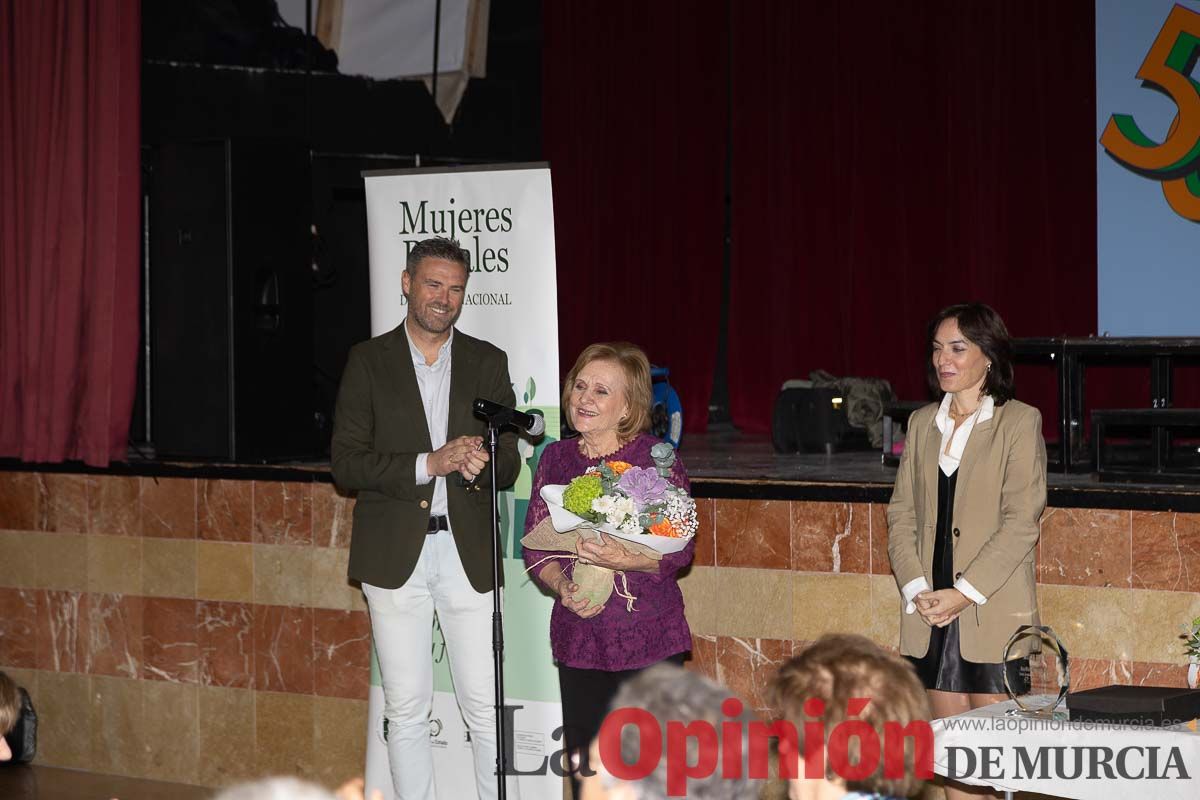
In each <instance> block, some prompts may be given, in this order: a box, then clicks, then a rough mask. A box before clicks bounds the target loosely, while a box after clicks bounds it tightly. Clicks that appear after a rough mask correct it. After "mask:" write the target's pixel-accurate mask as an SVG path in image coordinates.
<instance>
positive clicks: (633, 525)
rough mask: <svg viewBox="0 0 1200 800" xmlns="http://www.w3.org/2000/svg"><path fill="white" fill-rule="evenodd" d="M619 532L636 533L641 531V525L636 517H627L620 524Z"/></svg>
mask: <svg viewBox="0 0 1200 800" xmlns="http://www.w3.org/2000/svg"><path fill="white" fill-rule="evenodd" d="M620 531H621V533H625V534H629V535H631V536H632V535H636V534H639V533H641V532H642V526H641V525H639V524H638V521H637V517H629V518H628V519H626V520H625V522H624V523H623V524H622V525H620Z"/></svg>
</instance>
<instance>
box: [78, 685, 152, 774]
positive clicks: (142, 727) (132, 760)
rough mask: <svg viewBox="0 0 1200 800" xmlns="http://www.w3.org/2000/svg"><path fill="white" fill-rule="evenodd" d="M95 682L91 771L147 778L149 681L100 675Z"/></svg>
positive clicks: (92, 699) (92, 713) (92, 711)
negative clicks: (144, 697) (144, 696)
mask: <svg viewBox="0 0 1200 800" xmlns="http://www.w3.org/2000/svg"><path fill="white" fill-rule="evenodd" d="M91 681H92V686H91V688H92V693H91V746H92V764H91V768H92V769H94V770H96V771H97V772H107V773H110V774H113V775H134V776H138V775H144V774H145V769H146V745H147V742H146V716H145V711H144V707H143V705H142V692H143V687H144V686H145V685H146V681H137V680H127V679H125V678H105V677H100V676H97V675H93V676H92V679H91ZM156 711H157V710H156Z"/></svg>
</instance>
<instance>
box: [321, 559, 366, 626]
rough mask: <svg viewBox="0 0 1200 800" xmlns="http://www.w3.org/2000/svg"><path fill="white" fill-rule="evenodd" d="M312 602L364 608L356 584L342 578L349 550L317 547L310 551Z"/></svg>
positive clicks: (327, 606)
mask: <svg viewBox="0 0 1200 800" xmlns="http://www.w3.org/2000/svg"><path fill="white" fill-rule="evenodd" d="M312 560H313V579H312V581H313V582H312V591H313V596H312V604H313V605H314V606H316V607H317V608H333V609H337V610H339V611H366V610H367V601H366V598H364V597H363V593H362V589H361V588H359V585H358V583H356V582H351V581H350V579H349V578H348V577H346V570H347V568H348V567H349V563H350V551H349V550H345V549H342V548H332V547H318V548H315V549H314V550H313V551H312Z"/></svg>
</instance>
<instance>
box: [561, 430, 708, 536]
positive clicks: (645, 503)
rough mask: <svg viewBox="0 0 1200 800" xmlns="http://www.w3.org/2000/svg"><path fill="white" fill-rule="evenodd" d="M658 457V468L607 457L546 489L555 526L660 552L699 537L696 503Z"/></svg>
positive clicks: (672, 457)
mask: <svg viewBox="0 0 1200 800" xmlns="http://www.w3.org/2000/svg"><path fill="white" fill-rule="evenodd" d="M655 447H658V445H655ZM666 447H667V448H670V445H666ZM651 452H652V453H653V451H651ZM660 452H662V451H660ZM674 455H675V451H674V450H670V463H674ZM660 460H665V459H662V458H661V457H660V458H656V465H655V467H654V468H649V467H634V466H631V465H630V464H628V463H626V462H624V461H604V462H601V463H600V464H599V465H598V466H595V467H592V468H591V469H589V470H588V471H587V472H585V473H583V474H582V475H580V476H579V477H577V478H575V479H574V480H572V481H571V482H570V483H569V484H567V485H566V486H563V485H561V484H559V485H549V486H544V487H542V499H543V500H545V501H546V505H547V506H548V507H549V509H550V516H551V519H552V520H553V522H554V528H555V530H557V531H559V532H560V533H561V532H564V531H569V530H581V529H582V530H587V529H593V530H601V531H604V532H605V533H609V534H611V535H613V536H616V537H617V538H619V539H623V540H625V541H629V542H635V543H637V544H641V545H644V546H646V547H649V548H651V549H653V550H655V551H657V552H659V553H674V552H677V551H679V550H682V549H683V548H684V547H685V546H686V545H687V540H688V539H690V538H692V537H693V536H695V535H696V527H697V521H696V501H694V500H693V499H692V498H691V497H690V496H688V493H687V492H685V491H684V490H683V489H680V488H679V487H678V486H673V485H671V483H670V482H669V481H668V480H667V479H666V477H665V476H666V475H667V474H670V464H669V463H668V464H667V465H665V466H663V465H661V464H660V463H658V462H659V461H660Z"/></svg>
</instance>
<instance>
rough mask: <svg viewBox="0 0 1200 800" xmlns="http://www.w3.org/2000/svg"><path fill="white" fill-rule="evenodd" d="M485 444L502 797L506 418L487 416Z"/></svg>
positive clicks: (501, 797) (503, 790)
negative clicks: (500, 472) (499, 481)
mask: <svg viewBox="0 0 1200 800" xmlns="http://www.w3.org/2000/svg"><path fill="white" fill-rule="evenodd" d="M487 423H488V430H487V445H488V467H487V468H488V470H489V476H490V477H491V490H492V670H493V671H494V672H495V675H496V780H497V782H498V783H497V786H496V798H497V800H505V798H506V797H507V796H508V787H507V785H506V782H505V777H506V776H507V775H508V730H507V725H506V724H505V722H506V720H505V718H504V611H503V609H502V608H501V603H500V577H501V570H502V569H503V565H502V563H501V560H500V559H501V557H502V552H501V543H500V500H499V496H500V493H499V489H498V487H497V486H496V450H497V446H498V442H499V438H500V435H499V434H500V428H501V427H503V426H504V425H505V424H506V423H507V421H506V420H500V419H497V418H495V417H489V418H488V421H487Z"/></svg>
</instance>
